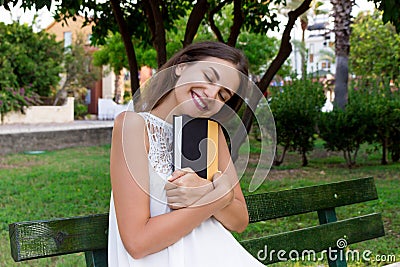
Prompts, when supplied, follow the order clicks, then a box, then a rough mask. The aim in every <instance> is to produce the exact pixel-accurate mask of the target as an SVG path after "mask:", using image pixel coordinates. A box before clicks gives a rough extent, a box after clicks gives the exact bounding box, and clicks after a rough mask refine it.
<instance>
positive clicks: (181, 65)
mask: <svg viewBox="0 0 400 267" xmlns="http://www.w3.org/2000/svg"><path fill="white" fill-rule="evenodd" d="M185 68H186V63H179V64H178V65H177V66H176V68H175V74H176V76H178V77H179V76H181V74H182V72H183V70H184V69H185Z"/></svg>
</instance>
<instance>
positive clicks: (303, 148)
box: [270, 79, 325, 166]
mask: <svg viewBox="0 0 400 267" xmlns="http://www.w3.org/2000/svg"><path fill="white" fill-rule="evenodd" d="M271 96H272V100H271V104H270V108H271V111H272V113H273V115H274V118H275V125H276V132H277V144H279V145H281V146H282V147H283V149H284V150H283V152H282V155H281V158H280V159H278V155H277V154H276V155H275V156H276V159H275V164H276V165H280V164H281V163H282V162H283V159H284V156H285V153H286V151H287V150H293V151H297V152H299V153H300V154H301V155H302V159H303V166H306V165H307V157H306V154H307V153H308V152H310V151H312V149H313V147H314V140H315V133H316V125H317V121H318V118H319V116H320V113H321V108H322V106H323V105H324V102H325V96H324V93H323V88H322V85H321V84H320V83H316V82H313V81H311V80H303V79H300V80H293V81H292V83H291V84H287V85H285V86H283V87H275V88H271Z"/></svg>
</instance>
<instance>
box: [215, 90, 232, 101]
mask: <svg viewBox="0 0 400 267" xmlns="http://www.w3.org/2000/svg"><path fill="white" fill-rule="evenodd" d="M218 95H219V97H220V98H221V100H222V101H224V102H226V101H228V100H229V99H230V98H231V97H232V96H233V93H232V92H231V91H230V90H228V89H226V88H221V90H219V92H218Z"/></svg>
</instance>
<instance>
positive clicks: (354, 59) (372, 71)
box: [350, 12, 400, 82]
mask: <svg viewBox="0 0 400 267" xmlns="http://www.w3.org/2000/svg"><path fill="white" fill-rule="evenodd" d="M350 46H351V50H350V67H351V70H352V72H353V73H354V74H356V75H357V76H362V77H364V78H373V79H380V78H382V79H381V81H385V80H386V79H389V80H390V79H392V80H393V81H394V82H396V81H397V82H398V79H399V77H400V68H399V66H400V35H398V34H396V32H395V28H394V27H393V25H391V24H386V25H384V24H383V23H382V21H381V13H380V12H375V13H374V14H365V13H360V14H359V15H358V17H357V18H356V20H355V21H354V23H353V26H352V34H351V38H350Z"/></svg>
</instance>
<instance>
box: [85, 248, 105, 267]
mask: <svg viewBox="0 0 400 267" xmlns="http://www.w3.org/2000/svg"><path fill="white" fill-rule="evenodd" d="M85 258H86V266H87V267H107V265H108V257H107V249H99V250H94V251H87V252H85Z"/></svg>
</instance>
